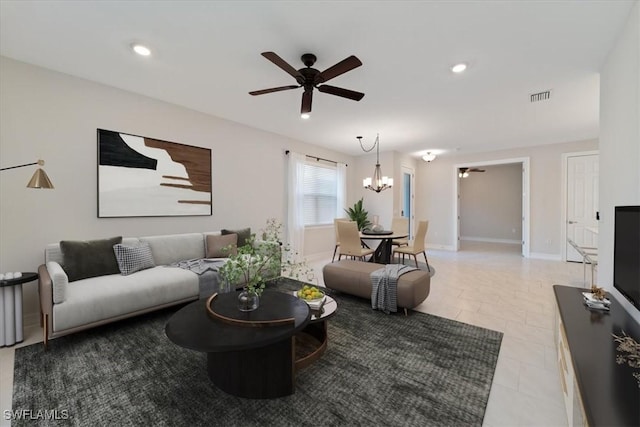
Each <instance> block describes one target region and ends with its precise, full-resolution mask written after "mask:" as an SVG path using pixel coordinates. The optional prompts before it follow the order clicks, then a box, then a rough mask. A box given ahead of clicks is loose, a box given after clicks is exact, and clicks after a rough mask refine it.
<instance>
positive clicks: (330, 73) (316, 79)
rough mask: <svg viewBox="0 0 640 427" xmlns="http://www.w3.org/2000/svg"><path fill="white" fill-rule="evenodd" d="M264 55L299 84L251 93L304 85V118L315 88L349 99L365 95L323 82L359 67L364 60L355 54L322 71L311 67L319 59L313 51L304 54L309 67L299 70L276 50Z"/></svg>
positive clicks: (277, 90)
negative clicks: (277, 53) (276, 52)
mask: <svg viewBox="0 0 640 427" xmlns="http://www.w3.org/2000/svg"><path fill="white" fill-rule="evenodd" d="M262 56H264V57H265V58H267V59H268V60H269V61H271V62H273V63H274V64H276V65H277V66H278V67H280V68H282V69H283V70H284V71H286V72H287V73H288V74H290V75H291V76H292V77H293V78H294V79H296V82H298V84H297V85H289V86H280V87H274V88H271V89H262V90H255V91H253V92H249V94H250V95H254V96H255V95H264V94H266V93H272V92H280V91H282V90H289V89H297V88H299V87H303V88H304V93H303V94H302V106H301V108H300V114H301V116H302V117H303V118H309V113H311V100H312V98H313V88H316V89H318V90H319V91H320V92H323V93H328V94H330V95H336V96H341V97H343V98H347V99H353V100H354V101H360V100H361V99H362V97H364V93H362V92H356V91H354V90H349V89H343V88H341V87H336V86H330V85H326V84H323V83H325V82H327V81H329V80H331V79H333V78H334V77H338V76H339V75H341V74H344V73H346V72H347V71H351V70H353V69H354V68H358V67H359V66H361V65H362V62H361V61H360V60H359V59H358V58H356V57H355V56H353V55H351V56H350V57H348V58H346V59H343V60H342V61H340V62H338V63H337V64H335V65H333V66H332V67H329V68H327V69H326V70H324V71H322V72H321V71H318V70H316V69H315V68H311V67H312V66H313V64H315V62H316V59H317V58H316V56H315V55H314V54H312V53H305V54H304V55H302V57H301V59H302V62H303V63H304V65H305V66H306V67H307V68H301V69H299V70H296V69H295V68H293V67H292V66H291V65H289V64H288V63H287V62H286V61H285V60H284V59H282V58H280V57H279V56H278V55H276V54H275V53H274V52H262ZM319 85H320V86H319Z"/></svg>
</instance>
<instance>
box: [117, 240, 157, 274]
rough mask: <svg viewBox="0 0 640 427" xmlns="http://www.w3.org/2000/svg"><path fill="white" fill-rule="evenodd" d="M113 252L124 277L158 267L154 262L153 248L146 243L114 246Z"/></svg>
mask: <svg viewBox="0 0 640 427" xmlns="http://www.w3.org/2000/svg"><path fill="white" fill-rule="evenodd" d="M113 252H114V253H115V255H116V260H117V261H118V267H119V268H120V273H122V275H123V276H128V275H129V274H131V273H135V272H136V271H140V270H146V269H147V268H151V267H155V266H156V263H155V262H154V261H153V254H152V253H151V246H149V244H148V243H146V242H144V243H140V244H139V245H135V246H125V245H121V244H119V245H114V246H113Z"/></svg>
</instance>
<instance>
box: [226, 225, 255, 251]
mask: <svg viewBox="0 0 640 427" xmlns="http://www.w3.org/2000/svg"><path fill="white" fill-rule="evenodd" d="M220 233H222V235H225V234H237V235H238V247H242V246H244V245H246V244H247V240H249V238H250V237H251V227H247V228H241V229H239V230H227V229H224V228H223V229H222V230H220Z"/></svg>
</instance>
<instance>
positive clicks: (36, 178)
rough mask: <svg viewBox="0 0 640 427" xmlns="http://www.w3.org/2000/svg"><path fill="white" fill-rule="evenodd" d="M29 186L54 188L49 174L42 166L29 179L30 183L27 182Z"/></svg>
mask: <svg viewBox="0 0 640 427" xmlns="http://www.w3.org/2000/svg"><path fill="white" fill-rule="evenodd" d="M27 188H46V189H51V188H53V184H52V183H51V180H50V179H49V177H48V176H47V173H46V172H45V171H44V170H42V168H38V169H37V170H36V171H35V173H34V174H33V176H32V177H31V179H30V180H29V183H28V184H27Z"/></svg>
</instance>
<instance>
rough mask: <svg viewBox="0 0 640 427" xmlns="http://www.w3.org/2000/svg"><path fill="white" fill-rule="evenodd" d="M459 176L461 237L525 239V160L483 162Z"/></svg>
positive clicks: (502, 240)
mask: <svg viewBox="0 0 640 427" xmlns="http://www.w3.org/2000/svg"><path fill="white" fill-rule="evenodd" d="M478 169H482V170H484V172H469V176H468V177H467V178H462V179H460V187H459V190H460V237H461V239H462V240H480V241H482V240H484V241H498V242H504V243H520V242H521V241H522V164H521V163H517V164H506V165H495V166H480V167H478Z"/></svg>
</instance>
